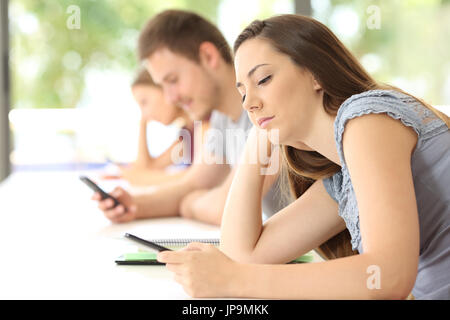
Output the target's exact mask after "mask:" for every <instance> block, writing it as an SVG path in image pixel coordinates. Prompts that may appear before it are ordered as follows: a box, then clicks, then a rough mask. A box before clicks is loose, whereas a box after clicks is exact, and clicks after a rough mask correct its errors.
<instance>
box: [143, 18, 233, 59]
mask: <svg viewBox="0 0 450 320" xmlns="http://www.w3.org/2000/svg"><path fill="white" fill-rule="evenodd" d="M205 41H207V42H211V43H212V44H214V45H215V46H216V48H217V49H218V50H219V52H220V54H221V56H222V58H223V59H224V60H225V62H226V63H228V64H232V63H233V58H232V55H231V49H230V46H229V45H228V43H227V41H226V40H225V38H224V36H223V35H222V33H221V32H220V31H219V29H218V28H217V27H216V26H215V25H214V24H212V23H211V22H209V21H208V20H206V19H205V18H203V17H201V16H199V15H198V14H196V13H193V12H189V11H183V10H166V11H163V12H161V13H159V14H157V15H156V16H155V17H153V18H152V19H151V20H150V21H148V22H147V24H146V25H145V26H144V28H143V29H142V31H141V34H140V36H139V41H138V56H139V59H140V60H141V61H142V60H145V59H147V58H148V57H150V56H151V55H152V54H153V53H154V52H155V51H156V50H158V49H161V48H164V47H165V48H167V49H169V50H170V51H172V52H174V53H178V54H181V55H183V56H185V57H187V58H189V59H191V60H193V61H195V62H199V61H200V60H199V55H198V50H199V47H200V44H201V43H203V42H205Z"/></svg>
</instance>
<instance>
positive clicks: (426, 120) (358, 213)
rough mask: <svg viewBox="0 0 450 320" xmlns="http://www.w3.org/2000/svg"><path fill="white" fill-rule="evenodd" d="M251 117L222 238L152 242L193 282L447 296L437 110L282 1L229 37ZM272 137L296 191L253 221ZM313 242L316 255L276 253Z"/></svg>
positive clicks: (322, 295) (260, 290)
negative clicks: (264, 140)
mask: <svg viewBox="0 0 450 320" xmlns="http://www.w3.org/2000/svg"><path fill="white" fill-rule="evenodd" d="M234 50H235V67H236V77H237V87H238V90H239V91H240V93H241V95H242V99H243V100H242V101H243V107H244V108H245V109H246V110H247V111H248V114H249V117H250V119H251V120H252V122H253V123H254V128H253V129H252V132H251V133H250V135H249V138H248V140H247V145H246V149H245V152H244V154H243V157H242V159H241V163H240V166H239V168H238V170H237V173H236V175H235V178H234V180H233V184H232V187H231V189H230V193H229V195H228V200H227V204H226V207H225V211H224V215H223V219H222V230H221V232H222V234H221V248H220V249H221V250H218V249H216V248H214V247H212V246H208V245H203V244H198V243H193V244H190V245H189V246H188V247H187V248H186V249H185V250H182V251H179V252H162V253H160V254H159V255H158V260H159V261H162V262H165V263H167V268H168V269H169V270H171V271H173V272H174V273H175V280H177V281H178V282H180V283H181V284H182V285H183V287H184V288H185V290H186V291H187V292H188V293H189V294H191V295H193V296H201V297H224V296H231V297H254V298H281V299H305V298H306V299H347V298H349V299H367V298H375V299H404V298H406V297H408V295H409V294H410V293H411V291H412V293H413V295H414V297H415V298H416V299H450V275H449V272H448V270H449V269H450V206H449V203H450V193H449V191H448V186H449V185H450V174H449V173H448V172H449V169H450V131H449V128H448V127H449V118H448V117H447V116H445V115H444V114H442V113H440V112H438V111H437V110H435V109H433V108H432V107H431V106H430V105H428V104H426V103H425V102H423V101H421V100H419V99H416V98H415V97H413V96H411V95H409V94H406V93H404V92H402V91H401V90H399V89H396V88H394V87H390V86H387V85H382V84H379V83H377V82H375V80H373V79H372V78H371V77H370V75H369V74H368V73H367V72H366V71H365V70H364V69H363V67H362V66H361V65H360V64H359V63H358V62H357V60H356V59H355V58H354V57H353V56H352V54H351V53H350V52H349V51H348V50H347V49H346V48H345V47H344V45H343V44H342V43H341V42H340V41H339V40H338V39H337V38H336V36H335V35H333V33H332V32H331V31H330V30H329V29H328V28H327V27H326V26H324V25H322V24H321V23H319V22H317V21H315V20H314V19H311V18H307V17H303V16H298V15H283V16H277V17H273V18H270V19H267V20H264V21H255V22H253V23H252V24H250V26H248V27H247V28H246V29H245V30H244V31H243V32H242V34H241V35H240V36H239V37H238V39H237V41H236V43H235V47H234ZM261 131H263V132H268V133H269V139H271V140H272V141H275V139H274V138H275V137H276V136H277V137H278V141H279V144H280V146H281V149H282V151H283V155H284V157H283V159H284V160H283V161H284V165H285V167H287V170H288V171H287V178H288V182H289V185H290V187H291V190H292V192H293V195H294V198H296V199H295V201H293V202H292V203H291V204H290V205H289V206H287V207H286V208H284V209H283V210H281V211H280V212H278V213H277V214H276V215H274V216H273V217H272V218H270V219H269V220H268V221H267V222H266V223H265V224H264V225H263V224H262V221H261V214H260V211H261V191H262V189H263V185H264V180H265V179H266V176H264V175H262V174H261V169H263V168H262V165H260V164H259V163H255V162H254V161H252V159H253V158H254V152H255V146H256V145H258V144H259V141H258V140H259V138H258V137H259V136H260V134H259V132H261ZM318 247H320V250H319V252H320V253H321V254H322V255H324V256H325V257H326V258H328V259H327V260H326V261H324V262H318V263H309V264H286V263H287V262H289V261H291V260H293V259H294V258H296V257H298V256H300V255H302V254H305V253H307V252H308V251H310V250H313V249H315V248H318Z"/></svg>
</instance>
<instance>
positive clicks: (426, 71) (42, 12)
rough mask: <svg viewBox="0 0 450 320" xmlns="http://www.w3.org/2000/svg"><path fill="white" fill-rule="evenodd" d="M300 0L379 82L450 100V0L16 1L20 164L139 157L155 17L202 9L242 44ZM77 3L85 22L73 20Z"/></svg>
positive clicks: (435, 100)
mask: <svg viewBox="0 0 450 320" xmlns="http://www.w3.org/2000/svg"><path fill="white" fill-rule="evenodd" d="M299 4H301V5H302V6H303V5H305V4H306V7H309V8H310V12H311V14H312V16H313V17H314V18H316V19H318V20H319V21H321V22H323V23H325V24H326V25H327V26H328V27H330V29H331V30H332V31H333V32H335V33H336V35H337V36H338V37H339V38H340V39H341V40H342V41H343V42H344V43H345V44H346V45H347V46H348V47H349V49H350V50H351V51H352V52H353V53H354V54H355V55H356V56H357V57H358V59H359V60H360V61H361V62H362V64H363V65H364V66H365V67H366V69H367V70H368V71H369V72H370V73H371V74H372V75H373V76H374V77H375V78H376V79H377V80H379V81H381V82H385V83H390V84H393V85H396V86H398V87H400V88H402V89H404V90H406V91H408V92H410V93H412V94H414V95H416V96H418V97H421V98H424V99H425V100H427V101H428V102H430V103H431V104H433V105H450V59H449V58H450V0H311V1H310V2H309V1H301V0H297V1H294V0H245V1H242V0H151V1H150V0H128V1H119V0H58V1H53V0H52V1H48V0H10V2H9V10H10V12H9V18H10V19H9V20H10V67H11V88H12V89H11V90H12V92H11V109H12V112H11V113H10V122H11V128H12V133H13V135H12V136H13V140H14V141H13V146H14V151H13V156H12V162H13V163H16V164H17V163H36V162H47V163H48V162H72V161H75V162H76V161H102V159H105V158H112V159H116V160H123V161H130V160H132V159H133V157H134V151H133V150H134V149H135V148H136V145H135V144H133V143H130V141H131V142H133V141H134V142H135V141H136V140H137V139H136V135H137V129H136V127H137V126H136V118H137V117H138V116H139V113H138V108H137V106H136V105H135V104H134V101H133V99H132V96H131V94H130V88H129V85H130V83H131V81H132V79H133V77H134V73H135V70H136V68H137V67H138V61H137V59H136V41H137V37H138V34H139V30H140V28H141V27H142V26H143V25H144V23H145V22H146V21H147V20H148V19H149V18H151V17H152V16H153V15H154V14H156V13H158V12H160V11H162V10H164V9H168V8H181V9H188V10H192V11H195V12H197V13H200V14H202V15H203V16H205V17H207V18H208V19H210V20H211V21H212V22H214V23H216V24H217V25H218V27H219V28H220V29H221V31H222V32H223V33H224V35H225V37H226V39H227V40H228V41H229V43H230V45H232V43H233V41H234V39H235V38H236V36H237V35H238V34H239V32H240V31H241V30H242V29H243V28H244V27H245V26H246V25H247V24H248V23H250V22H251V21H252V20H254V19H256V18H267V17H270V16H271V15H274V14H281V13H294V12H295V8H296V5H297V7H300V6H299ZM71 6H76V8H78V9H79V18H80V19H79V22H80V25H79V28H75V29H73V28H71V27H69V26H68V23H69V25H70V22H71V21H72V22H73V20H71V19H72V17H73V11H70V8H71ZM43 109H45V112H47V113H44V112H34V111H33V110H35V111H37V110H42V111H44V110H43ZM69 109H71V110H82V111H83V112H84V113H83V114H80V112H78V111H77V113H70V111H69ZM52 110H54V111H55V112H53V111H52ZM56 110H61V112H60V113H57V112H56ZM63 110H65V113H64V112H62V111H63ZM15 111H17V112H15ZM22 111H23V112H22ZM31 111H33V112H34V113H32V112H31ZM124 115H125V116H124ZM126 116H129V119H128V120H127V118H126ZM77 117H78V118H77ZM77 119H78V120H77ZM88 119H89V120H88ZM76 121H78V122H76ZM89 121H90V122H89ZM80 123H81V124H80ZM52 127H53V129H51V128H52ZM44 129H45V130H44ZM52 130H53V131H52ZM83 130H84V131H83ZM44 133H45V134H44ZM56 135H58V140H55V139H56V138H55V136H56ZM160 136H161V135H160ZM52 139H53V140H52ZM109 140H111V141H109ZM37 155H39V156H37Z"/></svg>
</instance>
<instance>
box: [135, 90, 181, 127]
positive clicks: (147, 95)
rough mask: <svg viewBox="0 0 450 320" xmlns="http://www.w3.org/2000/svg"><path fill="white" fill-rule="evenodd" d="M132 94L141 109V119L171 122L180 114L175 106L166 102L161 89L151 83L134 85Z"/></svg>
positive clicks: (164, 122) (166, 123) (165, 123)
mask: <svg viewBox="0 0 450 320" xmlns="http://www.w3.org/2000/svg"><path fill="white" fill-rule="evenodd" d="M132 92H133V96H134V98H135V100H136V102H137V104H138V105H139V108H140V109H141V116H142V119H143V120H145V121H151V120H154V121H158V122H160V123H162V124H164V125H169V124H171V123H172V122H173V121H174V120H175V119H176V118H177V117H178V116H179V114H180V110H178V109H177V107H175V106H173V105H170V104H167V102H166V101H165V99H164V95H163V92H162V90H161V89H160V88H159V87H156V86H151V85H136V86H134V87H133V89H132Z"/></svg>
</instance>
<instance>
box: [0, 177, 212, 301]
mask: <svg viewBox="0 0 450 320" xmlns="http://www.w3.org/2000/svg"><path fill="white" fill-rule="evenodd" d="M78 175H79V172H37V173H33V172H30V173H15V174H13V175H12V176H10V177H9V178H8V179H7V180H6V181H4V182H3V183H2V184H0V299H188V298H189V296H188V295H187V294H186V293H185V292H184V291H183V288H182V287H181V285H179V284H178V283H176V282H175V281H174V280H173V278H172V274H171V273H170V272H169V271H167V270H166V269H165V267H163V266H118V265H116V264H115V263H114V259H115V258H116V257H118V256H119V255H120V254H122V253H124V252H126V251H127V248H129V245H127V243H129V242H127V241H126V240H123V234H124V233H125V232H130V233H136V234H139V235H147V236H148V237H149V238H164V237H167V235H168V234H172V235H174V236H179V237H183V236H184V235H186V234H189V235H190V236H194V237H195V236H201V237H211V238H213V237H219V228H218V227H215V226H211V225H207V224H203V223H199V222H194V221H188V220H184V219H181V218H168V219H147V220H141V221H136V222H131V223H128V224H120V225H115V224H111V223H110V222H109V221H108V220H107V219H106V218H105V217H104V216H103V214H102V213H101V211H99V210H98V209H97V206H96V203H95V202H93V201H91V200H90V197H91V195H92V192H91V191H90V190H89V189H88V188H87V187H86V186H85V185H83V184H82V183H81V182H80V181H79V180H78Z"/></svg>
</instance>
